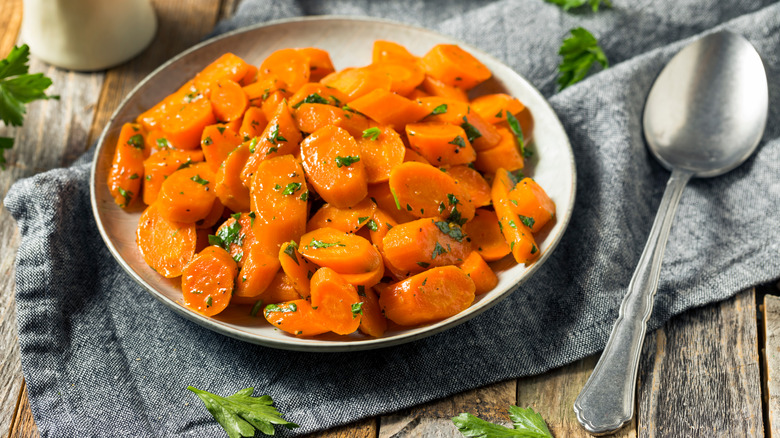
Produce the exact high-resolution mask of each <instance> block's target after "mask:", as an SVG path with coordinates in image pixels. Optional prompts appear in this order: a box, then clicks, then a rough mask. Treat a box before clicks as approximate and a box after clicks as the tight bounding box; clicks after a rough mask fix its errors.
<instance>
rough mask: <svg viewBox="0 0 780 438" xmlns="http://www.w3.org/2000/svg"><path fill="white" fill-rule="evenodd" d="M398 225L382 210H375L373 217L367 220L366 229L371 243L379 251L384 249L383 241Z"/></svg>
mask: <svg viewBox="0 0 780 438" xmlns="http://www.w3.org/2000/svg"><path fill="white" fill-rule="evenodd" d="M396 225H398V222H396V221H395V219H393V217H392V216H390V215H389V214H387V213H385V212H384V211H383V210H380V209H378V208H377V209H376V210H375V211H374V216H373V217H372V218H371V219H369V220H368V223H367V224H366V228H367V229H368V230H369V232H370V234H369V236H370V238H371V243H373V244H374V246H376V247H377V249H378V250H379V251H382V248H384V243H383V239H384V238H385V236H386V235H387V232H388V231H390V230H391V229H392V228H393V227H394V226H396Z"/></svg>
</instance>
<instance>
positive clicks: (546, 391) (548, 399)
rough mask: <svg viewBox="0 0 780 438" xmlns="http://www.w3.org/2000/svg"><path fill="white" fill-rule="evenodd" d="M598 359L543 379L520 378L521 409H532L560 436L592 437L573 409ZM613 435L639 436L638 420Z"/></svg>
mask: <svg viewBox="0 0 780 438" xmlns="http://www.w3.org/2000/svg"><path fill="white" fill-rule="evenodd" d="M598 357H599V356H598V355H594V356H590V357H587V358H585V359H582V360H579V361H577V362H574V363H573V364H571V365H566V366H564V367H561V368H558V369H555V370H552V371H549V372H547V373H545V374H542V375H539V376H532V377H526V378H523V379H519V380H518V381H517V406H520V407H522V408H527V407H530V408H533V410H534V411H536V412H538V413H539V414H541V415H542V417H544V419H545V421H547V426H548V427H549V428H550V431H551V432H552V433H553V435H555V436H556V437H572V438H576V437H583V438H585V437H590V436H591V435H590V434H588V433H587V432H585V429H583V428H582V426H580V423H579V422H578V421H577V417H576V416H575V415H574V409H573V408H572V406H573V405H574V400H575V399H576V398H577V395H578V394H579V393H580V391H581V390H582V387H583V386H585V382H587V381H588V377H590V374H591V373H592V372H593V368H594V367H595V366H596V362H597V361H598ZM613 436H615V437H621V438H632V437H636V421H635V420H632V421H631V422H630V423H629V424H627V425H626V426H625V427H624V428H623V429H621V430H620V431H619V432H618V433H617V434H615V435H613Z"/></svg>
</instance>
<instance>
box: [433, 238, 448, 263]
mask: <svg viewBox="0 0 780 438" xmlns="http://www.w3.org/2000/svg"><path fill="white" fill-rule="evenodd" d="M446 253H447V250H446V249H444V247H443V246H441V245H440V244H439V242H436V245H434V246H433V253H432V254H431V260H433V259H435V258H436V257H437V256H440V255H442V254H446Z"/></svg>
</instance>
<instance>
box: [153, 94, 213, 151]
mask: <svg viewBox="0 0 780 438" xmlns="http://www.w3.org/2000/svg"><path fill="white" fill-rule="evenodd" d="M216 122H217V119H216V118H215V117H214V112H213V111H212V109H211V102H209V101H208V100H206V99H199V100H195V101H192V102H189V103H182V104H179V105H177V106H175V107H173V108H172V109H171V112H170V116H169V117H168V118H166V119H165V120H163V121H162V123H161V124H160V128H161V129H162V131H163V133H165V138H167V139H168V140H170V141H171V142H172V143H173V144H175V145H177V146H178V147H180V148H182V149H195V148H197V147H198V145H199V144H200V135H201V133H202V132H203V128H205V127H206V126H208V125H213V124H214V123H216Z"/></svg>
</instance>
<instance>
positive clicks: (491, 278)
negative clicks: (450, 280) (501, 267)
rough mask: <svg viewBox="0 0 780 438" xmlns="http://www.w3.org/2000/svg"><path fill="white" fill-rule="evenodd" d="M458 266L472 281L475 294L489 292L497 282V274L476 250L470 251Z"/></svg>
mask: <svg viewBox="0 0 780 438" xmlns="http://www.w3.org/2000/svg"><path fill="white" fill-rule="evenodd" d="M458 267H459V268H460V269H461V270H463V272H464V273H466V275H468V276H469V277H470V278H471V280H472V281H474V286H475V287H476V294H477V295H482V294H484V293H486V292H490V291H491V290H493V288H494V287H496V285H497V284H498V276H496V273H495V272H493V270H492V269H490V266H488V264H487V263H485V260H484V259H483V258H482V256H480V255H479V253H478V252H477V251H472V252H471V254H469V255H468V257H466V259H465V260H463V262H462V263H461V264H459V265H458Z"/></svg>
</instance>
